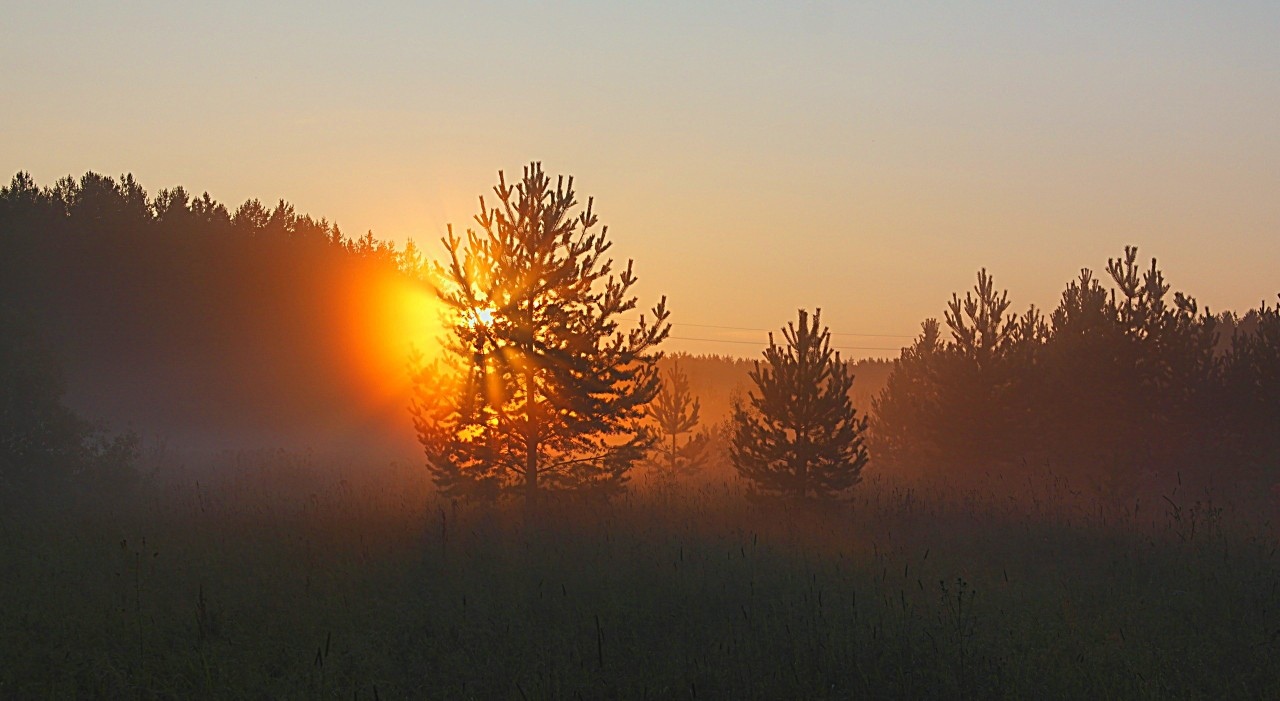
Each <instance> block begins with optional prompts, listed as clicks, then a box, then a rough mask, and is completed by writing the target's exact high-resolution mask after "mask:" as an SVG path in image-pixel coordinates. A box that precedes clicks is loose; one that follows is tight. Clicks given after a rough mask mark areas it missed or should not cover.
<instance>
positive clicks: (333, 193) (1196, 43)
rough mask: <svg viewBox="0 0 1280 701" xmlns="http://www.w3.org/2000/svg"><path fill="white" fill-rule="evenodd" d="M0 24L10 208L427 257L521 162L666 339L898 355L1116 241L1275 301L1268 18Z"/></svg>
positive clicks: (68, 8)
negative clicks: (167, 221) (153, 197)
mask: <svg viewBox="0 0 1280 701" xmlns="http://www.w3.org/2000/svg"><path fill="white" fill-rule="evenodd" d="M464 6H465V7H464ZM2 14H3V22H0V62H3V65H4V70H3V73H0V100H2V101H3V108H4V109H3V114H4V117H3V119H2V120H0V171H3V177H4V178H5V179H6V180H7V178H8V176H10V175H12V174H13V173H15V172H17V171H19V170H26V171H30V172H31V173H32V174H33V175H34V176H35V177H36V179H37V181H39V182H41V183H42V184H51V183H52V181H53V180H54V179H56V178H57V177H60V176H62V175H67V174H74V175H77V176H78V175H80V174H81V173H83V172H84V171H86V170H94V171H98V172H101V173H105V174H110V175H119V174H121V173H124V172H132V173H133V174H134V175H135V176H136V177H137V178H138V179H139V181H140V182H141V183H142V184H143V185H144V186H146V187H147V188H148V189H149V190H150V191H151V192H152V193H154V192H155V191H156V190H158V189H160V188H163V187H171V186H174V185H183V186H185V187H187V188H188V189H192V190H195V191H196V192H200V191H205V190H207V191H208V192H209V193H210V194H212V195H213V196H214V197H215V198H217V199H219V200H221V201H223V202H225V203H227V204H228V205H229V206H232V207H234V206H235V205H237V204H238V203H240V202H241V201H243V200H244V199H246V198H249V197H257V198H260V199H263V200H266V201H271V202H274V201H275V200H277V199H280V198H284V199H287V200H289V201H291V202H293V203H294V204H295V205H296V207H297V208H298V209H299V210H300V211H304V212H309V213H311V214H313V215H316V216H326V217H328V218H330V219H331V220H336V221H337V222H338V223H339V224H340V225H341V226H342V227H343V229H344V231H346V232H347V233H348V234H351V235H357V234H361V233H363V232H364V231H365V230H367V229H372V230H373V232H374V234H375V235H376V236H377V237H379V238H384V239H393V240H399V241H403V240H404V239H406V238H409V237H412V238H414V239H416V240H417V241H418V242H419V243H420V244H422V245H424V246H425V248H426V249H427V251H428V252H429V253H433V254H434V253H436V252H438V251H439V250H440V248H439V245H438V238H439V237H440V236H441V235H442V234H443V232H444V227H445V224H446V223H450V222H452V223H454V224H455V226H459V225H461V226H464V227H465V226H466V225H467V224H469V223H470V221H471V217H472V215H474V214H475V211H476V200H475V198H476V196H477V195H479V194H481V193H487V192H488V190H489V188H490V187H491V186H492V185H493V183H494V182H495V177H496V176H495V174H496V171H497V170H498V169H499V168H503V169H506V170H507V171H508V173H509V174H510V173H513V172H515V173H518V172H519V169H520V167H521V165H522V164H524V163H526V162H528V161H529V160H533V159H537V160H541V161H543V163H544V166H545V167H546V169H547V170H549V171H551V172H553V173H554V172H562V173H570V174H573V175H575V176H576V181H577V184H578V190H579V193H580V194H581V195H583V196H585V195H594V196H595V198H596V209H597V211H598V212H599V214H600V215H601V218H602V221H603V222H605V223H607V224H609V225H610V232H611V234H612V236H613V238H614V240H615V247H614V251H615V252H616V253H617V254H618V255H619V256H621V257H633V258H635V259H636V269H637V272H638V273H639V275H640V277H641V281H642V282H641V286H642V289H641V294H642V298H641V301H642V302H649V303H651V302H652V301H654V299H655V298H656V295H657V294H659V293H665V294H667V295H668V297H669V300H670V305H671V307H672V308H673V311H674V317H673V320H674V321H677V322H682V323H685V324H705V325H722V326H739V327H748V328H765V327H770V328H774V327H777V326H780V325H781V324H783V323H784V322H786V321H787V320H788V319H793V318H794V316H795V309H796V308H797V307H808V308H812V307H822V308H823V310H824V317H825V320H826V321H827V323H828V324H829V325H830V326H831V328H832V330H833V331H839V332H857V333H869V334H903V335H907V336H909V335H913V334H914V333H915V332H916V330H917V328H918V324H919V322H920V320H921V319H923V318H924V317H926V316H939V317H940V316H941V313H942V310H943V308H944V303H945V301H946V300H947V299H948V298H949V297H950V294H951V292H953V291H960V290H963V289H965V288H967V287H968V286H970V285H971V284H972V281H973V277H974V273H975V271H976V270H977V269H978V268H979V267H982V266H986V267H987V268H989V269H990V270H992V271H993V272H994V274H995V276H996V281H997V283H998V284H999V285H1001V286H1003V287H1007V288H1009V290H1010V296H1011V297H1012V298H1013V300H1014V305H1015V307H1017V308H1023V307H1025V306H1026V304H1028V303H1031V302H1034V303H1036V304H1037V305H1039V306H1047V307H1052V306H1053V305H1054V304H1055V302H1056V298H1057V295H1058V293H1059V292H1060V291H1061V289H1062V287H1063V286H1064V285H1065V283H1066V282H1067V281H1068V280H1069V279H1071V278H1073V277H1074V276H1075V275H1076V273H1077V271H1078V269H1079V268H1080V267H1082V266H1088V267H1092V268H1094V269H1095V270H1101V269H1102V268H1103V267H1104V266H1105V264H1106V259H1107V258H1108V257H1109V256H1116V255H1118V254H1119V253H1120V252H1121V250H1122V248H1123V246H1124V245H1125V244H1127V243H1132V244H1138V245H1139V246H1140V247H1141V252H1142V253H1143V254H1144V256H1151V255H1154V256H1157V257H1158V258H1159V259H1160V261H1161V265H1162V267H1163V268H1164V269H1165V271H1166V275H1167V277H1168V279H1169V280H1170V281H1171V282H1172V283H1173V286H1174V288H1175V289H1181V290H1185V291H1188V292H1190V293H1191V294H1193V295H1195V296H1197V297H1198V298H1199V299H1200V300H1201V302H1202V304H1203V303H1207V304H1208V305H1209V306H1210V307H1211V308H1212V309H1214V310H1221V309H1224V308H1234V309H1243V308H1246V307H1249V306H1256V305H1257V304H1258V303H1259V302H1260V301H1261V300H1263V299H1267V300H1269V301H1272V302H1274V301H1275V299H1276V293H1277V292H1280V275H1277V270H1278V269H1280V265H1278V264H1280V235H1277V234H1280V128H1278V127H1277V125H1280V41H1278V40H1277V38H1278V37H1280V3H1274V2H1251V3H1232V4H1228V3H1210V2H1204V3H1186V2H1161V3H1131V2H1126V3H1116V2H1099V3H1088V2H1069V3H1057V4H1051V3H984V4H962V3H957V2H948V3H929V4H907V3H884V4H872V3H822V2H811V3H777V4H762V3H746V2H735V3H659V2H650V3H516V2H504V3H447V4H440V5H436V4H431V3H407V2H406V3H375V4H374V5H373V6H371V7H363V6H361V7H358V6H356V4H354V3H352V4H342V5H337V4H334V5H330V4H328V3H276V2H254V3H239V2H221V3H208V2H201V3H182V2H165V3H149V2H114V3H101V4H99V3H85V2H77V3H59V2H45V3H10V4H8V5H6V7H5V9H4V10H3V13H2ZM675 335H676V336H681V337H691V338H717V339H733V338H736V339H739V340H744V339H758V338H762V337H763V334H760V333H754V332H750V331H745V332H731V331H727V330H721V329H713V328H706V327H696V326H678V327H677V328H676V330H675ZM908 341H909V339H908V338H877V337H861V338H860V337H853V336H842V337H840V338H839V344H840V345H845V346H858V347H881V346H897V345H899V344H900V343H905V342H908ZM670 348H671V349H685V350H691V351H696V352H720V353H733V354H742V355H755V354H756V353H757V352H758V349H757V348H755V347H752V346H751V345H735V344H729V343H707V342H700V341H676V342H673V343H672V344H671V346H670ZM849 353H850V354H852V355H864V354H867V353H871V354H877V355H885V354H888V352H886V351H865V352H864V351H857V350H854V351H850V352H849Z"/></svg>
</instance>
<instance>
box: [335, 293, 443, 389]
mask: <svg viewBox="0 0 1280 701" xmlns="http://www.w3.org/2000/svg"><path fill="white" fill-rule="evenodd" d="M347 292H348V297H347V305H348V309H347V321H346V324H345V326H346V328H345V331H344V335H345V341H346V343H345V345H346V346H347V348H348V351H349V352H350V353H351V355H352V361H353V369H355V370H356V371H357V372H358V373H359V374H360V376H361V377H362V380H361V381H362V383H363V384H364V385H365V386H366V387H367V388H368V390H369V392H370V393H371V395H372V396H371V399H374V400H381V401H387V400H391V399H392V398H398V397H400V396H401V395H404V394H405V393H407V392H408V387H409V372H408V366H409V358H410V354H411V353H412V352H413V351H415V350H416V351H417V352H419V353H421V354H423V355H424V356H425V357H426V358H427V359H428V360H430V359H431V358H432V357H434V356H435V355H436V353H437V352H438V350H439V348H438V347H439V338H438V337H439V334H440V332H441V327H440V316H439V306H438V305H437V303H436V301H435V298H434V296H433V295H432V294H431V293H430V291H428V290H426V289H424V288H422V287H421V286H418V285H414V284H412V283H411V282H409V281H407V280H404V279H401V278H399V277H396V276H391V275H387V276H379V277H374V278H369V277H357V278H355V279H353V280H351V283H350V286H349V287H348V290H347ZM395 401H398V399H395Z"/></svg>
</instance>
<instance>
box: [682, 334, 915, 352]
mask: <svg viewBox="0 0 1280 701" xmlns="http://www.w3.org/2000/svg"><path fill="white" fill-rule="evenodd" d="M744 330H747V329H744ZM751 330H755V329H751ZM667 338H669V339H671V340H673V341H705V342H707V343H740V344H745V345H751V346H760V345H762V344H761V343H760V342H759V341H736V340H731V339H727V338H690V337H688V336H667ZM831 347H832V348H833V349H835V350H883V351H900V350H902V349H903V348H905V347H906V346H893V347H889V346H831Z"/></svg>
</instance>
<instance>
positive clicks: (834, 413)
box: [730, 310, 867, 500]
mask: <svg viewBox="0 0 1280 701" xmlns="http://www.w3.org/2000/svg"><path fill="white" fill-rule="evenodd" d="M820 324H821V310H818V311H816V312H814V315H813V319H812V322H810V319H809V314H808V313H807V312H805V311H804V310H801V311H800V313H799V325H798V326H797V325H796V324H793V323H790V322H788V324H787V327H786V328H785V329H783V335H784V337H785V338H786V341H787V345H786V346H785V347H784V346H779V345H777V344H776V343H774V340H773V334H770V335H769V347H768V348H767V349H765V351H764V357H765V361H766V362H765V363H764V364H761V363H760V362H759V361H757V362H756V364H755V369H754V370H752V371H751V380H752V381H753V382H754V383H755V386H756V390H755V391H752V392H749V393H748V396H747V399H748V401H747V403H746V404H743V403H741V402H738V403H736V404H735V406H734V409H733V440H732V443H731V445H730V457H731V459H732V461H733V464H734V467H736V468H737V470H738V472H739V473H740V474H741V475H742V476H743V477H745V478H747V479H748V480H750V481H751V483H752V485H753V486H754V487H755V488H756V489H760V490H762V491H765V492H770V493H775V494H779V495H783V496H787V497H790V498H794V499H801V500H804V499H809V498H811V497H813V498H819V499H831V498H835V497H838V496H840V495H841V494H842V493H843V492H845V491H847V490H848V489H850V488H852V487H853V486H854V485H856V484H857V483H858V482H859V481H860V480H861V475H862V468H863V466H864V465H866V463H867V449H866V446H865V445H864V442H863V434H864V433H865V431H866V427H867V422H866V419H864V418H859V417H858V415H857V412H856V411H855V410H854V408H853V403H852V400H851V399H850V397H849V390H850V388H851V387H852V384H853V376H852V375H850V374H849V370H848V366H847V365H845V363H844V362H842V361H841V360H840V354H839V353H837V352H833V351H832V350H831V347H830V341H831V333H830V331H829V330H828V329H827V328H826V327H821V331H819V327H820ZM757 392H758V393H757Z"/></svg>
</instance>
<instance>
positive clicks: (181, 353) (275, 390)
mask: <svg viewBox="0 0 1280 701" xmlns="http://www.w3.org/2000/svg"><path fill="white" fill-rule="evenodd" d="M420 264H421V263H420V259H419V258H418V257H417V253H416V249H414V248H413V247H412V246H410V247H409V248H407V249H402V250H396V249H395V248H394V247H393V246H392V245H390V244H387V243H383V242H380V241H377V240H375V239H374V238H373V236H372V234H366V235H365V236H363V237H360V238H356V239H350V238H348V237H346V236H344V235H343V234H342V232H341V231H340V230H339V229H338V227H337V226H336V225H334V224H332V223H330V222H328V221H325V220H323V219H320V220H317V219H313V218H312V217H310V216H307V215H303V214H299V213H298V212H296V211H295V210H294V208H293V207H292V206H291V205H290V204H288V203H286V202H284V201H280V202H279V203H277V204H276V205H275V206H267V205H264V204H263V203H261V202H259V201H258V200H249V201H247V202H245V203H243V204H241V205H240V206H238V207H235V208H233V209H232V208H228V207H227V206H225V205H223V204H221V203H219V202H217V201H216V200H214V199H212V198H211V197H210V196H209V195H208V194H207V193H205V194H202V195H199V196H196V195H193V194H191V193H188V192H187V191H186V190H184V189H183V188H181V187H176V188H173V189H165V190H161V191H159V192H158V193H156V194H155V195H154V196H150V195H148V193H147V192H146V191H145V190H144V189H143V188H142V186H141V185H139V184H138V183H137V182H136V181H135V180H134V179H133V177H132V176H128V175H126V176H123V177H121V178H119V179H117V178H111V177H105V176H101V175H98V174H95V173H86V174H85V175H84V176H83V177H81V178H79V179H78V180H77V179H73V178H70V177H67V178H63V179H61V180H59V181H57V182H56V183H55V184H53V185H52V186H47V187H41V186H39V185H37V184H36V183H35V182H34V180H33V179H32V178H31V176H30V175H28V174H26V173H19V174H18V175H16V176H15V177H14V178H13V180H12V181H11V183H10V184H9V185H8V186H6V187H4V188H2V189H0V304H2V305H3V306H4V307H5V308H6V309H7V310H10V313H9V314H8V316H7V317H6V318H10V319H26V320H27V321H26V322H23V323H24V324H25V325H26V326H27V327H31V328H28V329H27V331H26V332H24V335H31V333H35V334H37V335H38V336H39V337H40V338H42V339H43V341H42V342H43V343H45V344H47V345H48V346H49V347H50V348H52V349H53V351H54V352H55V354H56V357H57V360H58V363H59V364H60V366H61V369H62V372H63V375H64V382H63V384H64V385H65V388H66V391H67V400H68V402H69V403H70V404H71V405H72V406H74V407H76V409H77V410H79V411H80V412H81V413H83V414H85V415H86V416H89V417H93V418H105V419H109V420H110V421H111V422H112V424H113V425H116V426H118V427H119V428H120V429H124V428H127V427H133V428H134V429H136V430H137V431H139V432H141V433H144V434H145V435H146V437H151V436H152V435H158V436H160V437H164V438H170V439H172V440H174V441H175V442H182V443H183V444H187V445H195V446H200V447H210V448H213V447H222V446H223V445H225V444H226V443H228V442H230V443H234V441H228V437H229V436H234V437H236V438H237V439H238V440H239V443H240V445H242V446H243V445H246V444H250V443H255V442H256V443H257V444H259V445H262V446H274V445H283V444H286V443H294V444H299V445H305V441H306V440H309V439H310V438H313V437H316V436H317V435H318V434H320V433H322V431H323V430H324V429H326V428H333V429H335V430H336V428H338V427H341V426H343V425H347V424H351V423H352V422H354V421H355V420H356V419H355V418H353V413H354V412H353V406H354V405H356V404H358V403H359V400H360V398H361V397H363V396H364V393H367V392H366V390H365V388H363V387H361V386H360V383H361V382H362V378H361V377H359V376H358V375H357V374H356V373H353V372H352V370H351V368H350V366H351V359H350V357H349V355H350V353H349V352H348V349H346V348H345V346H344V344H346V343H347V340H348V339H346V338H344V336H347V335H350V327H351V323H350V322H351V320H352V319H353V318H358V317H360V316H361V315H368V314H375V313H376V310H374V309H373V308H372V306H373V305H375V304H377V303H379V302H380V301H381V300H379V299H378V298H376V296H375V295H374V294H373V293H372V292H369V290H372V289H375V288H377V287H378V283H379V282H380V281H386V280H389V279H397V278H406V277H407V278H413V276H414V275H416V270H417V268H418V267H419V266H420ZM15 323H16V322H15ZM15 337H16V336H15ZM386 409H387V411H388V412H391V413H394V414H395V417H396V419H397V420H398V421H399V420H401V419H402V416H403V402H397V403H396V405H395V406H393V407H387V408H386ZM369 428H370V430H371V431H373V432H374V433H377V431H376V429H377V427H369ZM384 433H385V432H384ZM382 437H384V436H383V435H382V434H379V435H376V436H370V438H371V442H372V439H376V438H382Z"/></svg>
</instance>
